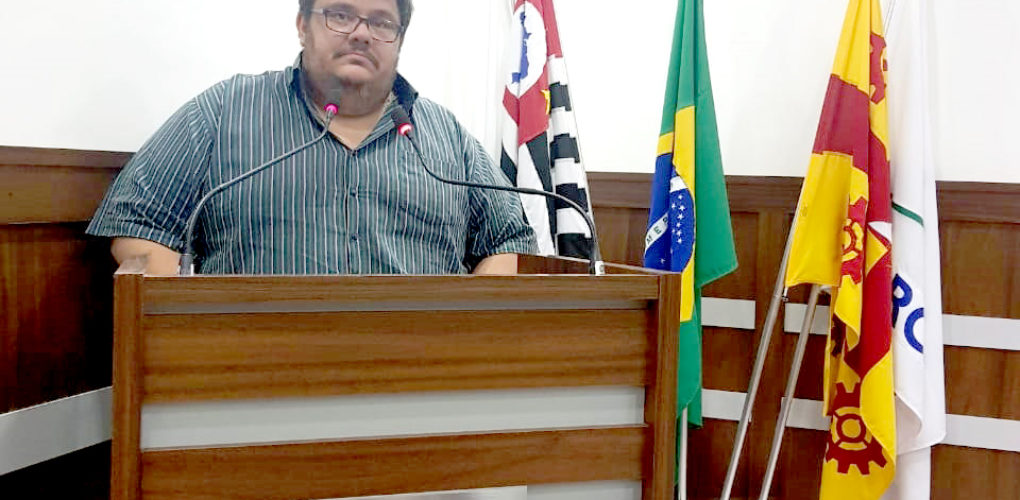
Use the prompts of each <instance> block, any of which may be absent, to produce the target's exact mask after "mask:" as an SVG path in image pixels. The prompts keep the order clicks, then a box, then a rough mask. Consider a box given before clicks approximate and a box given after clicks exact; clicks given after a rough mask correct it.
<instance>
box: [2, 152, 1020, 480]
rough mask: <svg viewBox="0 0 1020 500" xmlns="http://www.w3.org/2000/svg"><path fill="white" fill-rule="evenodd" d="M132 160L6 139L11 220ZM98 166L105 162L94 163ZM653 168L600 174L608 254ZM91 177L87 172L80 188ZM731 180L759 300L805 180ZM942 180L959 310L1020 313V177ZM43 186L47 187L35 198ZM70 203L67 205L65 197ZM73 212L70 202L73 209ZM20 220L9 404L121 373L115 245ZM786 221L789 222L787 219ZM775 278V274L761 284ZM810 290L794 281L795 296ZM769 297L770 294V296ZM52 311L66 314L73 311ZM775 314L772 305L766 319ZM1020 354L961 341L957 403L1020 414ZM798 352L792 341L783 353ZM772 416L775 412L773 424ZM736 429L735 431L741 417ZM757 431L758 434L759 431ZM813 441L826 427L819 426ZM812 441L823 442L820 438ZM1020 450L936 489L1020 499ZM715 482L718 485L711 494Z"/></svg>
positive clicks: (6, 330)
mask: <svg viewBox="0 0 1020 500" xmlns="http://www.w3.org/2000/svg"><path fill="white" fill-rule="evenodd" d="M129 157H130V154H127V153H105V152H90V151H70V150H48V149H35V148H7V147H0V221H9V222H10V221H16V222H27V221H28V219H38V220H44V221H57V220H61V218H65V219H76V220H80V221H84V220H86V218H87V216H88V215H90V214H91V212H90V210H91V209H89V208H88V207H89V206H92V207H94V206H95V205H96V204H98V201H99V199H98V197H99V196H100V195H101V190H100V189H99V187H98V185H97V184H96V179H100V178H103V177H106V178H112V175H113V174H114V173H115V172H116V171H117V169H119V168H120V166H122V165H123V164H124V163H125V162H126V161H127V159H128V158H129ZM26 168H37V169H39V172H41V173H42V174H41V175H38V174H37V173H36V172H31V173H26ZM87 169H92V170H98V171H99V172H86V171H84V170H87ZM15 177H17V178H18V179H22V180H24V179H32V182H34V183H35V184H31V183H30V184H27V185H26V184H25V183H24V182H23V181H16V180H15ZM650 177H651V176H650V175H647V174H605V173H590V174H589V183H590V184H591V192H592V200H593V209H594V212H595V215H596V218H597V221H598V230H599V234H600V236H601V237H602V243H603V244H602V247H603V254H604V257H605V258H606V260H607V261H616V262H623V263H628V264H634V265H639V264H640V263H641V257H642V254H643V237H644V231H645V225H646V223H647V205H648V194H649V191H650ZM78 182H82V183H83V184H81V186H80V188H79V187H78V185H77V183H78ZM15 184H18V185H19V186H22V187H21V188H19V190H18V191H17V192H15V191H14V190H13V189H11V188H10V187H9V186H11V187H13V186H14V185H15ZM727 184H728V193H729V199H730V202H731V206H732V212H733V224H734V233H735V237H736V239H737V251H738V259H739V261H740V265H741V267H740V268H739V269H738V270H737V272H736V273H734V274H733V275H730V276H728V277H726V278H723V279H722V280H720V281H718V282H717V283H715V284H713V285H711V286H710V287H709V288H708V289H707V290H706V291H707V292H708V293H707V295H709V296H714V297H728V298H744V299H755V300H758V301H759V304H761V302H762V300H763V299H761V298H758V297H759V291H760V290H765V289H768V288H770V287H771V282H772V280H774V279H775V276H774V274H775V270H774V268H771V269H769V268H761V267H759V265H758V264H759V262H762V263H765V262H767V261H768V260H769V259H767V258H766V259H759V257H758V254H759V252H760V251H766V252H768V251H770V250H768V249H767V247H770V246H771V245H773V242H772V240H774V239H777V238H778V239H782V238H783V235H782V234H776V233H772V232H770V231H769V230H768V228H766V229H765V230H762V229H760V227H759V223H760V222H761V221H762V220H765V219H762V217H764V216H766V215H768V214H773V215H775V216H776V217H782V216H784V215H785V216H789V215H790V214H791V213H792V211H793V209H794V206H795V204H796V199H797V196H798V194H799V191H800V184H801V179H799V178H776V177H773V178H762V177H729V178H727ZM53 186H61V187H62V188H65V189H66V190H67V192H72V191H74V190H76V189H78V190H79V191H80V192H82V193H87V194H86V195H83V196H79V198H80V199H81V200H78V199H72V200H64V199H63V198H60V196H62V193H56V194H51V193H52V190H53ZM104 189H105V187H104ZM938 191H939V193H938V196H939V203H940V220H941V222H942V255H943V275H944V277H945V278H944V283H945V287H944V300H945V305H946V312H948V313H952V314H965V315H983V316H999V317H1011V318H1020V298H1018V297H1020V272H1018V271H1017V264H1016V263H1017V262H1020V259H1018V258H1017V249H1018V248H1020V236H1018V227H1020V226H1018V225H1020V209H1018V208H1017V203H1020V196H1018V194H1020V187H1018V186H1017V185H1016V184H983V183H957V182H945V183H939V185H938ZM29 193H36V194H32V195H30V196H29ZM14 198H18V199H19V200H43V201H42V202H39V201H36V202H35V203H36V205H35V206H44V207H47V206H48V207H49V208H51V209H53V210H54V212H53V214H56V215H53V214H49V215H46V216H45V217H36V216H32V217H26V216H24V214H25V213H24V212H22V213H21V214H22V215H18V216H16V214H15V213H14V211H13V210H12V209H11V208H10V207H13V206H14V203H13V202H9V201H11V200H13V199H14ZM45 200H64V201H60V203H53V202H51V201H45ZM89 200H91V201H89ZM65 201H66V203H67V204H68V205H67V206H64V205H63V203H65ZM18 206H19V207H22V206H32V203H31V202H23V201H19V202H18ZM72 208H73V210H72ZM19 210H22V209H20V208H19ZM62 210H63V211H67V212H60V211H62ZM61 214H63V215H61ZM57 215H59V217H57ZM81 217H85V218H81ZM770 220H772V219H770ZM774 220H779V219H778V218H777V219H774ZM9 222H0V273H2V275H0V285H2V286H0V329H2V332H0V411H6V410H10V409H16V408H21V407H24V406H28V405H31V404H36V403H41V402H44V401H48V400H52V399H56V398H58V397H63V396H67V395H72V394H74V393H77V392H82V391H84V390H90V389H94V388H97V387H100V386H102V385H106V384H107V383H108V382H109V379H110V371H109V365H110V362H109V359H110V356H111V354H110V351H111V349H110V345H111V333H110V332H111V326H110V318H111V316H112V313H111V300H110V297H111V290H112V279H111V277H110V272H111V271H112V268H111V267H110V257H109V254H108V247H107V246H106V243H105V242H102V241H101V242H89V241H88V240H87V239H86V238H85V237H84V236H83V235H82V232H83V229H84V225H83V224H81V223H71V224H63V223H53V224H50V223H47V224H28V225H25V224H10V223H9ZM772 227H773V229H772V231H775V230H776V229H775V224H772ZM784 234H785V233H784ZM780 244H781V243H780ZM577 272H578V273H582V272H584V270H580V271H577ZM763 281H764V282H766V284H764V285H762V284H760V283H759V282H763ZM770 291H771V290H769V292H770ZM334 293H335V292H334ZM798 293H799V292H797V291H794V295H795V296H796V295H797V294H798ZM764 301H765V302H766V303H767V299H764ZM52 311H60V314H54V313H53V312H52ZM763 314H764V312H759V323H760V319H761V315H763ZM740 335H741V333H740V332H738V331H731V330H725V329H722V330H716V329H709V330H707V331H706V340H705V349H706V363H705V369H706V373H705V377H706V379H705V380H706V384H707V387H709V388H714V389H725V390H742V388H741V387H740V386H741V384H744V385H746V372H747V370H749V366H750V360H751V359H752V358H753V355H754V343H755V342H757V339H756V337H757V335H756V334H749V333H748V332H744V333H743V335H744V336H745V337H743V338H746V340H745V341H743V342H740V341H739V340H738V339H739V338H741V337H740ZM717 337H718V339H717ZM818 340H820V339H818ZM817 344H818V342H817V341H816V340H814V339H812V343H810V344H809V351H808V356H807V358H806V360H805V370H806V371H805V372H804V375H803V376H802V381H801V384H799V386H798V390H797V391H798V392H797V394H798V396H799V397H811V398H815V396H820V391H821V385H820V379H816V374H813V373H811V370H815V371H816V372H817V371H819V370H820V365H818V361H819V360H818V359H817V356H818V352H819V348H818V346H817ZM83 350H84V354H82V352H83ZM1016 354H1017V353H1003V352H998V351H987V350H977V349H962V348H950V349H947V353H946V363H947V367H946V369H947V380H948V381H949V386H948V388H947V392H948V394H947V395H948V404H949V407H950V411H952V412H955V413H964V414H975V415H982V416H993V417H1000V418H1017V416H1016V415H1017V414H1018V412H1020V406H1018V405H1020V403H1018V401H1020V399H1018V397H1020V396H1018V394H1020V389H1018V385H1020V373H1018V370H1020V363H1018V362H1017V357H1016ZM785 356H787V354H786V353H785V352H784V354H783V355H782V357H785ZM777 357H780V356H777V355H776V354H775V353H774V354H773V358H771V359H770V363H779V364H782V362H781V361H777V359H776V358H777ZM784 368H785V367H784ZM986 368H987V369H986ZM83 380H84V381H83ZM816 380H817V381H816ZM780 390H781V385H780ZM759 405H775V408H778V400H776V401H771V400H770V401H765V399H764V398H763V397H759ZM755 415H756V420H757V421H758V422H762V423H756V424H755V426H757V425H764V426H765V427H766V428H767V429H768V432H769V433H770V432H771V425H772V423H773V422H774V417H773V416H772V414H771V413H770V410H769V409H767V408H764V409H763V408H759V409H758V410H756V414H755ZM766 417H767V418H766ZM764 420H769V421H768V422H767V423H765V422H764ZM731 424H732V423H730V422H716V421H709V422H708V423H707V426H708V427H707V429H708V431H695V433H694V435H695V436H698V435H701V436H704V435H705V434H704V433H705V432H709V436H711V438H710V439H697V438H696V439H694V440H693V443H692V449H691V454H692V456H698V457H708V459H707V460H706V461H704V462H699V465H698V466H699V467H700V466H704V467H706V468H708V469H709V470H712V471H722V472H724V471H725V462H726V460H727V457H728V453H729V445H730V444H731V443H732V441H728V442H724V440H723V438H725V436H719V437H718V438H717V437H716V436H715V434H713V433H716V432H723V430H720V429H728V428H729V427H728V426H730V425H731ZM732 426H733V427H734V428H735V424H732ZM755 426H753V427H752V430H753V429H754V428H755ZM818 435H822V436H823V435H824V433H818ZM769 437H770V434H766V435H764V436H760V438H762V439H765V443H766V445H764V446H758V447H757V448H755V449H756V450H757V451H755V452H754V453H751V450H749V449H747V448H745V456H746V457H747V459H748V462H746V463H745V465H744V466H743V467H742V468H741V470H740V471H741V472H740V474H739V475H738V478H737V488H736V489H735V491H734V493H735V497H740V496H746V494H747V493H749V492H748V491H745V490H743V489H742V486H741V485H745V487H747V486H746V485H748V483H749V482H751V483H758V481H759V478H760V475H752V476H749V474H751V472H750V471H751V469H752V468H753V467H758V468H759V469H758V470H757V471H756V472H755V474H760V472H761V469H763V467H764V460H765V455H764V450H763V448H764V447H767V440H768V438H769ZM752 438H753V439H757V438H754V435H753V434H752ZM728 439H732V437H730V438H728ZM804 439H807V440H811V439H817V438H813V437H812V434H811V433H808V434H807V437H805V438H804ZM812 443H813V442H812ZM805 446H808V448H807V449H811V447H812V446H816V444H807V445H805ZM752 448H753V447H752ZM785 449H786V450H787V451H785V452H784V457H783V458H782V461H781V466H780V475H783V474H787V473H786V472H783V470H784V469H787V468H788V467H793V465H787V461H786V460H787V457H786V454H787V453H795V452H796V451H797V450H798V445H796V444H790V443H787V445H786V448H785ZM1016 456H1017V454H1009V453H1005V452H994V451H989V450H971V449H966V448H954V447H938V448H936V454H935V481H936V487H937V488H936V490H937V492H936V495H935V498H963V497H964V496H965V495H966V496H967V497H968V498H969V492H980V493H981V495H977V493H975V496H982V497H984V498H1013V497H1017V496H1020V487H1018V486H1017V485H1016V484H1015V480H1014V482H1010V481H1009V480H1008V479H1009V478H1010V477H1014V478H1015V475H1012V476H1011V474H1012V471H1015V470H1016V469H1017V464H1016V462H1015V460H1016ZM692 464H694V462H692ZM749 464H750V465H749ZM755 464H758V465H755ZM798 470H801V471H802V470H803V469H798ZM722 472H717V474H719V475H718V480H716V481H711V480H709V479H704V480H703V479H702V478H700V477H692V478H691V479H692V488H694V489H693V490H692V493H694V497H695V498H701V497H713V496H715V495H716V494H717V493H718V485H719V484H721V474H722ZM796 472H797V471H796V470H794V471H791V472H789V473H794V474H795V473H796ZM783 481H785V479H784V480H783ZM986 487H987V488H986ZM988 488H990V489H988ZM706 491H708V492H709V493H711V494H708V495H703V493H704V492H706ZM815 493H816V492H814V491H806V492H799V494H798V493H797V492H793V491H788V490H787V489H786V488H785V487H784V486H783V485H781V484H779V483H777V484H776V489H775V490H774V491H773V494H774V495H779V494H782V495H787V496H786V497H785V498H803V497H805V496H806V497H813V496H814V495H815ZM940 495H941V496H940Z"/></svg>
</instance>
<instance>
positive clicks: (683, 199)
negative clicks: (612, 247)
mask: <svg viewBox="0 0 1020 500" xmlns="http://www.w3.org/2000/svg"><path fill="white" fill-rule="evenodd" d="M695 222H696V217H695V211H694V195H693V194H692V193H691V190H690V188H689V187H688V186H687V183H685V182H684V180H683V178H682V177H680V176H679V175H677V173H676V170H675V169H674V167H673V155H672V154H664V155H661V156H659V158H658V159H657V160H656V168H655V178H654V179H653V182H652V206H651V210H650V211H649V220H648V231H647V232H646V233H645V259H644V261H645V267H650V268H653V269H665V270H668V271H677V272H679V271H683V270H684V269H686V268H687V266H688V265H690V263H691V260H692V259H693V258H694V238H695V227H696V224H695Z"/></svg>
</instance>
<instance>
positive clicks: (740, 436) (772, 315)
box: [719, 200, 800, 500]
mask: <svg viewBox="0 0 1020 500" xmlns="http://www.w3.org/2000/svg"><path fill="white" fill-rule="evenodd" d="M797 205H798V206H799V205H800V202H799V200H798V203H797ZM793 231H794V227H793V226H791V227H790V234H789V235H787V237H786V249H785V250H783V260H782V262H781V263H780V264H779V275H778V276H777V277H776V286H775V287H774V288H773V290H772V301H771V302H770V303H769V310H768V313H767V314H766V315H765V325H764V326H763V327H762V332H761V343H759V344H758V354H757V355H756V356H755V358H754V368H752V370H751V381H750V383H749V384H748V387H747V396H746V397H744V409H743V410H742V411H741V413H740V423H739V424H738V425H737V436H736V439H735V440H734V441H733V451H732V452H730V465H729V467H728V468H727V469H726V480H725V482H724V483H723V489H722V494H721V495H720V496H719V499H720V500H729V498H730V492H731V491H732V490H733V480H734V479H735V478H736V476H737V465H738V464H739V463H740V454H741V452H742V451H743V449H744V439H745V438H746V437H747V427H748V424H750V422H751V409H752V408H753V407H754V399H755V396H757V395H758V385H759V384H760V382H761V373H762V370H763V368H764V367H765V357H766V356H767V355H768V351H769V343H770V342H771V340H772V330H773V329H774V328H775V326H776V318H777V317H778V316H779V305H780V304H782V303H784V302H786V288H785V287H784V286H783V284H784V283H785V281H786V265H787V263H788V262H789V260H790V246H791V245H792V243H793Z"/></svg>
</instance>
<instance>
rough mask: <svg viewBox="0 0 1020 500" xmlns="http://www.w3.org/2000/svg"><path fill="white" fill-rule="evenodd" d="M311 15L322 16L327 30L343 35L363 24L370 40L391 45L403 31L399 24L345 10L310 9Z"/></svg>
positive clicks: (383, 18) (352, 31)
mask: <svg viewBox="0 0 1020 500" xmlns="http://www.w3.org/2000/svg"><path fill="white" fill-rule="evenodd" d="M312 13H314V14H322V17H323V18H324V19H325V20H326V28H327V29H329V30H330V31H334V32H336V33H341V34H344V35H349V34H351V33H354V32H355V31H356V30H357V29H358V26H361V23H365V26H368V33H369V34H370V35H372V38H374V39H376V40H378V41H380V42H385V43H393V42H395V41H396V40H397V38H398V37H399V36H400V34H401V33H402V32H403V31H404V27H403V26H401V25H400V23H398V22H394V21H391V20H389V19H386V18H385V17H364V16H359V15H357V14H355V13H353V12H350V11H346V10H331V9H312Z"/></svg>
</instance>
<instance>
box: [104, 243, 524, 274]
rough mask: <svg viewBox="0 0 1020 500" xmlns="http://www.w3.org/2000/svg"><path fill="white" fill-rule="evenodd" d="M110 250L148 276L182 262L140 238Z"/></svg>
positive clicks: (173, 269)
mask: <svg viewBox="0 0 1020 500" xmlns="http://www.w3.org/2000/svg"><path fill="white" fill-rule="evenodd" d="M110 250H111V252H112V253H113V258H114V259H117V263H118V264H123V263H124V261H125V260H128V259H130V258H132V257H142V256H145V257H148V259H149V260H148V266H146V268H145V272H146V273H147V274H158V275H164V276H171V275H175V274H177V268H178V267H179V263H180V260H181V254H179V253H177V252H175V251H173V250H171V249H170V248H167V247H165V246H163V245H160V244H159V243H156V242H153V241H149V240H142V239H138V238H114V239H113V245H112V247H111V249H110ZM516 266H517V261H516V260H514V267H515V268H516Z"/></svg>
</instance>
